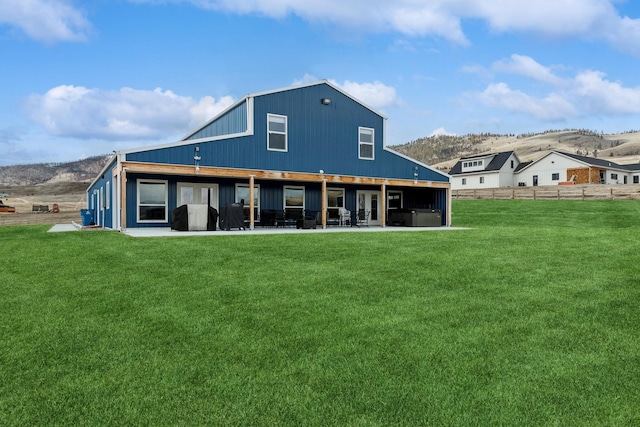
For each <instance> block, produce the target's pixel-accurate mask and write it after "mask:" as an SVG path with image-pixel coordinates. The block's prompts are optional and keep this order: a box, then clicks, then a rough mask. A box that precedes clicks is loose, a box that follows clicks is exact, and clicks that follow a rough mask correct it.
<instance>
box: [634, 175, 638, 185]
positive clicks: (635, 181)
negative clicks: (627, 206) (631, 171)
mask: <svg viewBox="0 0 640 427" xmlns="http://www.w3.org/2000/svg"><path fill="white" fill-rule="evenodd" d="M633 183H634V184H640V175H633Z"/></svg>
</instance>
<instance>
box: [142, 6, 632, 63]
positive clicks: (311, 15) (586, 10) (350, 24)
mask: <svg viewBox="0 0 640 427" xmlns="http://www.w3.org/2000/svg"><path fill="white" fill-rule="evenodd" d="M130 1H135V2H137V3H144V2H147V3H154V4H155V3H162V2H176V1H182V2H184V3H191V4H193V5H194V6H196V7H200V8H203V9H208V10H215V11H226V12H232V13H237V14H259V15H264V16H267V17H271V18H276V19H280V18H283V17H285V16H287V15H296V16H299V17H301V18H303V19H305V20H307V21H310V22H318V23H328V24H333V25H339V26H343V27H345V28H356V29H358V30H361V31H367V32H383V31H393V32H398V33H401V34H405V35H408V36H415V37H424V36H436V37H441V38H443V39H445V40H449V41H451V42H452V43H455V44H459V45H465V44H468V39H467V37H466V35H465V34H464V31H463V23H464V21H465V20H481V21H484V22H486V23H487V24H488V26H489V28H490V29H492V30H493V31H495V32H497V33H508V32H522V33H533V34H538V35H542V36H545V37H562V38H566V37H570V38H582V39H585V40H605V41H607V42H609V43H611V44H612V45H614V46H616V47H617V48H618V49H620V50H623V51H626V52H629V53H632V54H635V55H640V20H639V19H632V18H629V17H626V16H620V14H619V13H618V11H617V10H616V8H615V7H614V5H615V4H616V3H618V0H538V1H536V2H521V1H508V0H430V1H427V0H395V1H388V0H351V1H348V2H345V1H343V0H306V1H300V0H130Z"/></svg>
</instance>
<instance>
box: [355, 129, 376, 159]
mask: <svg viewBox="0 0 640 427" xmlns="http://www.w3.org/2000/svg"><path fill="white" fill-rule="evenodd" d="M373 137H374V133H373V129H371V128H363V127H359V128H358V158H359V159H365V160H373V159H374V151H373V141H374V138H373Z"/></svg>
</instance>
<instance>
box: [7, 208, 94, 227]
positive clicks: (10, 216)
mask: <svg viewBox="0 0 640 427" xmlns="http://www.w3.org/2000/svg"><path fill="white" fill-rule="evenodd" d="M73 221H75V222H77V223H81V222H82V218H81V216H80V211H79V210H78V211H65V212H59V213H31V212H16V213H0V226H3V225H28V224H52V225H53V224H71V222H73Z"/></svg>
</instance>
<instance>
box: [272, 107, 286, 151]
mask: <svg viewBox="0 0 640 427" xmlns="http://www.w3.org/2000/svg"><path fill="white" fill-rule="evenodd" d="M267 150H271V151H287V116H279V115H276V114H267Z"/></svg>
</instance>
